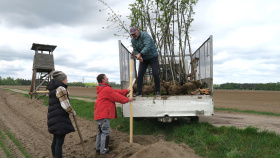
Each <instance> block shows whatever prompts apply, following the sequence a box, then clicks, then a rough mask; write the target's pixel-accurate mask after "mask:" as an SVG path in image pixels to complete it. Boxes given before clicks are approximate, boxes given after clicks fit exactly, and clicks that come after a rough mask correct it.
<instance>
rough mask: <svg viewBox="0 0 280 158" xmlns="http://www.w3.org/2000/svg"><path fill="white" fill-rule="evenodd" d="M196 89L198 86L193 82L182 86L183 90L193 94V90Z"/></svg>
mask: <svg viewBox="0 0 280 158" xmlns="http://www.w3.org/2000/svg"><path fill="white" fill-rule="evenodd" d="M195 89H196V86H195V85H194V84H193V83H191V82H187V83H185V84H184V85H183V86H182V92H183V93H184V94H191V92H192V91H194V90H195Z"/></svg>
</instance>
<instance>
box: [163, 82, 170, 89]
mask: <svg viewBox="0 0 280 158" xmlns="http://www.w3.org/2000/svg"><path fill="white" fill-rule="evenodd" d="M170 85H171V84H170V82H163V84H162V86H163V87H164V88H165V90H168V89H169V87H170Z"/></svg>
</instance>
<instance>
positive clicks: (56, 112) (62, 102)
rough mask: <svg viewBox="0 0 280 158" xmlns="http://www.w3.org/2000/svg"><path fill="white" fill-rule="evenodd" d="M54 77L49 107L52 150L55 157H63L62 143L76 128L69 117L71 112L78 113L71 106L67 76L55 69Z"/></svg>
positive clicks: (51, 84)
mask: <svg viewBox="0 0 280 158" xmlns="http://www.w3.org/2000/svg"><path fill="white" fill-rule="evenodd" d="M52 76H53V79H52V80H51V81H50V82H49V84H48V86H47V89H48V90H49V107H48V122H47V124H48V131H49V133H51V134H53V141H52V144H51V151H52V155H53V157H56V158H61V157H62V145H63V143H64V138H65V136H66V134H68V133H70V132H74V131H75V129H74V127H73V124H72V122H71V120H70V118H69V114H71V115H76V113H75V111H74V109H73V108H72V107H71V104H70V102H69V98H68V91H67V76H66V75H65V73H63V72H62V71H55V72H53V74H52Z"/></svg>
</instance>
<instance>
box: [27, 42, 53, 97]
mask: <svg viewBox="0 0 280 158" xmlns="http://www.w3.org/2000/svg"><path fill="white" fill-rule="evenodd" d="M55 48H56V46H54V45H45V44H37V43H33V44H32V47H31V50H34V51H35V55H34V59H33V69H32V70H33V74H32V81H31V88H30V92H29V94H30V97H31V98H32V97H33V95H34V94H46V93H48V91H46V86H47V84H48V82H49V81H50V75H51V74H52V71H54V70H55V69H54V59H53V51H54V50H55ZM40 88H44V91H42V90H41V91H40Z"/></svg>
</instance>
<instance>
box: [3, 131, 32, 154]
mask: <svg viewBox="0 0 280 158" xmlns="http://www.w3.org/2000/svg"><path fill="white" fill-rule="evenodd" d="M5 132H6V134H7V135H8V137H9V138H10V139H11V140H12V141H13V142H14V143H15V144H16V146H17V147H18V148H19V150H20V151H21V152H22V154H23V155H24V156H25V157H26V158H30V155H29V154H28V153H27V152H26V151H25V150H24V149H23V148H22V147H21V145H20V143H19V141H18V140H17V139H16V138H15V137H14V136H13V135H12V134H11V133H10V132H8V131H5Z"/></svg>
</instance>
